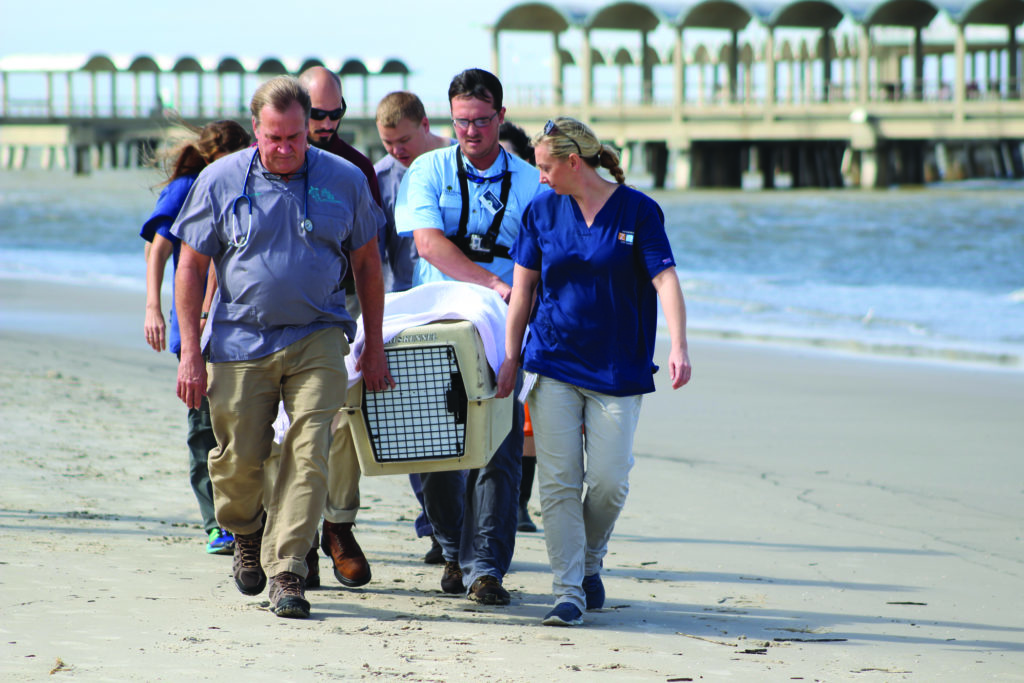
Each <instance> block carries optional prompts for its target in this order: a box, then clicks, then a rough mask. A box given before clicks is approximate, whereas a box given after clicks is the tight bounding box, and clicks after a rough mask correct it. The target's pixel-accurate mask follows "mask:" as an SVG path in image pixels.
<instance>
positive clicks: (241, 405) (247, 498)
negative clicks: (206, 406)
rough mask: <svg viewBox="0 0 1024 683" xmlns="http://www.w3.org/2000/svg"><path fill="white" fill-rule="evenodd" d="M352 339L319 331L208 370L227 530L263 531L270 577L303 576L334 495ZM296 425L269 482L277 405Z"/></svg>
mask: <svg viewBox="0 0 1024 683" xmlns="http://www.w3.org/2000/svg"><path fill="white" fill-rule="evenodd" d="M348 350H349V347H348V341H347V340H346V339H345V334H344V332H343V331H342V330H341V328H338V327H331V328H327V329H324V330H319V331H317V332H314V333H312V334H310V335H308V336H306V337H304V338H303V339H300V340H299V341H297V342H295V343H293V344H291V345H290V346H287V347H285V348H284V349H282V350H280V351H278V352H276V353H273V354H271V355H269V356H267V357H265V358H260V359H258V360H253V361H232V362H225V363H211V364H210V365H209V369H210V388H209V397H210V411H211V413H212V416H213V431H214V434H215V435H216V437H217V443H218V446H217V448H215V449H214V450H212V451H211V452H210V457H209V464H210V478H211V480H212V482H213V491H214V505H215V507H216V510H217V522H218V524H220V526H222V527H224V528H225V529H228V530H230V531H232V532H235V533H239V534H251V533H254V532H256V531H258V530H259V528H260V523H261V518H262V514H263V509H264V507H265V508H266V512H267V522H266V528H265V529H264V531H263V552H262V555H261V558H260V559H261V563H262V565H263V569H264V571H265V572H266V573H267V575H268V576H275V575H277V574H279V573H281V572H291V573H293V574H298V575H299V576H302V577H305V576H306V561H305V557H306V553H307V552H308V551H309V549H310V547H311V546H312V544H313V534H314V533H315V532H316V528H317V526H318V524H319V521H320V513H321V511H322V510H323V508H324V503H325V501H326V497H327V458H328V451H329V450H330V443H331V433H330V427H331V421H332V420H333V419H334V417H335V416H336V415H337V414H338V410H339V409H340V408H341V406H342V405H343V404H344V401H345V395H346V389H347V385H348V375H347V372H346V370H345V354H347V353H348ZM279 401H283V402H284V406H285V410H286V411H287V412H288V414H289V415H290V416H291V427H290V428H289V429H288V433H287V434H286V435H285V439H284V443H283V444H282V445H281V457H280V459H279V460H280V462H279V466H278V472H277V476H276V477H274V478H273V480H271V481H268V482H267V483H266V485H265V484H264V465H265V463H266V461H267V459H268V458H269V457H270V453H271V445H272V444H273V437H274V431H273V428H272V426H271V425H272V424H273V422H274V418H275V417H276V416H277V405H278V402H279Z"/></svg>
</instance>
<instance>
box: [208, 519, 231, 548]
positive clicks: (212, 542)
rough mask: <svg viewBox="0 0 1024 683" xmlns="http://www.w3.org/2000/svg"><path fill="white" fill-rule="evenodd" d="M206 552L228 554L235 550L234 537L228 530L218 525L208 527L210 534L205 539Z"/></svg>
mask: <svg viewBox="0 0 1024 683" xmlns="http://www.w3.org/2000/svg"><path fill="white" fill-rule="evenodd" d="M206 552H208V553H210V554H211V555H230V554H232V553H233V552H235V537H234V536H232V535H231V532H230V531H225V530H224V529H221V528H220V527H216V526H215V527H213V528H212V529H210V535H209V538H208V540H207V541H206Z"/></svg>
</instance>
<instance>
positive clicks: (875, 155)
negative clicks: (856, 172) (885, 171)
mask: <svg viewBox="0 0 1024 683" xmlns="http://www.w3.org/2000/svg"><path fill="white" fill-rule="evenodd" d="M859 152H860V186H861V187H863V188H865V189H871V188H875V187H879V183H878V181H879V180H880V179H881V176H880V174H879V172H878V169H879V157H880V156H881V154H880V153H879V150H878V148H877V147H876V148H873V149H862V150H859Z"/></svg>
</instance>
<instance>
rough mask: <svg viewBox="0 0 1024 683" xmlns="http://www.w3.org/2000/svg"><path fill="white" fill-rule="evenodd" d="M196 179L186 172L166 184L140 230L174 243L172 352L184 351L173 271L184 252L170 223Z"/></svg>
mask: <svg viewBox="0 0 1024 683" xmlns="http://www.w3.org/2000/svg"><path fill="white" fill-rule="evenodd" d="M195 181H196V175H183V176H180V177H178V178H175V179H174V180H172V181H171V182H169V183H168V184H167V186H166V187H165V188H164V189H163V190H162V191H161V192H160V197H159V198H157V200H156V208H154V209H153V213H152V214H150V216H149V218H147V219H146V222H145V223H143V224H142V229H141V230H139V237H141V238H142V239H144V240H146V241H147V242H152V241H153V237H154V236H155V235H160V236H161V237H163V238H164V239H166V240H167V241H169V242H170V243H171V245H173V247H174V250H173V251H172V252H171V259H172V263H173V266H174V269H173V270H172V271H171V315H170V331H169V333H168V335H167V348H168V350H169V351H170V352H171V353H180V352H181V332H180V331H179V330H178V312H177V311H176V310H175V308H174V273H176V272H177V271H178V254H180V253H181V240H179V239H178V238H177V237H175V236H174V235H172V234H171V224H173V223H174V219H175V218H177V217H178V212H179V211H181V207H182V205H183V204H184V203H185V198H186V197H187V196H188V191H189V190H191V189H192V183H194V182H195Z"/></svg>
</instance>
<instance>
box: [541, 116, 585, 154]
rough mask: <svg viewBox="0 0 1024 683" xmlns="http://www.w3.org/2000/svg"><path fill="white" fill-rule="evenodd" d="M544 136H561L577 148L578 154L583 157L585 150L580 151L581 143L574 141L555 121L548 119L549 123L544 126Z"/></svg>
mask: <svg viewBox="0 0 1024 683" xmlns="http://www.w3.org/2000/svg"><path fill="white" fill-rule="evenodd" d="M544 135H561V136H562V137H564V138H566V139H567V140H569V142H571V143H572V144H574V145H575V146H576V153H577V154H579V155H580V157H581V158H582V157H583V150H582V149H580V143H578V142H576V141H575V140H573V138H572V136H571V135H569V134H568V133H566V132H565V131H563V130H562V129H561V128H559V127H558V126H557V125H556V124H555V122H554V121H552V120H550V119H548V122H547V123H545V124H544Z"/></svg>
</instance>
